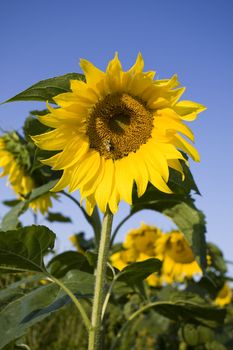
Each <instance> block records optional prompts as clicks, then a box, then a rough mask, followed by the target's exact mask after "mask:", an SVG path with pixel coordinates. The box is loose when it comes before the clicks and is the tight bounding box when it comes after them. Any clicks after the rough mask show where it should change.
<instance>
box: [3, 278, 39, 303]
mask: <svg viewBox="0 0 233 350" xmlns="http://www.w3.org/2000/svg"><path fill="white" fill-rule="evenodd" d="M43 278H44V273H37V274H36V275H34V274H33V275H31V276H28V277H25V278H21V279H20V280H19V281H17V282H14V283H12V284H10V285H8V286H7V288H4V289H2V290H0V310H1V309H2V308H3V307H5V306H6V305H7V304H9V303H10V302H12V301H14V300H16V299H18V298H21V297H22V296H24V295H26V294H27V293H28V292H29V291H30V289H32V288H31V286H33V287H35V284H36V283H37V282H38V281H40V280H41V279H43Z"/></svg>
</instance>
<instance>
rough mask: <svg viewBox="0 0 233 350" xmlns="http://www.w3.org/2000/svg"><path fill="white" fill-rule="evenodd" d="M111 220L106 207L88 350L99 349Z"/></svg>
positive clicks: (110, 214) (111, 216)
mask: <svg viewBox="0 0 233 350" xmlns="http://www.w3.org/2000/svg"><path fill="white" fill-rule="evenodd" d="M112 221H113V214H112V213H111V211H110V209H109V208H107V210H106V212H105V215H104V218H103V224H102V231H101V237H100V245H99V252H98V262H97V268H96V281H95V291H94V300H93V307H92V318H91V330H90V331H89V344H88V350H101V342H100V340H101V327H102V320H101V316H102V309H103V303H104V297H105V280H106V270H107V263H108V252H109V245H110V237H111V229H112Z"/></svg>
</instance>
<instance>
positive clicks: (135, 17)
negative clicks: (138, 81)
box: [0, 0, 233, 260]
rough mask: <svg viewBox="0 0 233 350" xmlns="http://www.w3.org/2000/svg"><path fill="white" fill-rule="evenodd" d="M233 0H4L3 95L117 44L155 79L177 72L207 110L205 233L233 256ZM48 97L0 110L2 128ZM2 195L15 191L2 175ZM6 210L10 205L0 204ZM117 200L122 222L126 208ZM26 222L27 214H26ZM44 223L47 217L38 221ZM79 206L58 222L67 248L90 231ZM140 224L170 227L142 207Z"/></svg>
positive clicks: (201, 146) (66, 208)
mask: <svg viewBox="0 0 233 350" xmlns="http://www.w3.org/2000/svg"><path fill="white" fill-rule="evenodd" d="M232 13H233V2H232V1H231V0H224V1H222V0H221V1H220V0H205V1H203V0H202V1H201V0H195V1H194V0H190V1H187V0H186V1H182V0H177V1H174V0H166V1H158V0H153V1H152V0H151V1H144V2H140V1H137V0H134V1H132V0H129V1H122V0H120V1H115V2H113V1H88V2H84V1H82V2H81V1H74V0H67V1H57V0H56V1H55V0H50V1H48V0H40V1H29V0H22V1H13V0H8V1H4V2H2V3H1V12H0V30H1V56H0V57H1V65H0V77H1V82H0V100H1V101H4V100H6V99H7V98H9V97H11V96H13V95H15V94H17V93H18V92H20V91H22V90H23V89H25V88H27V87H29V86H30V85H32V84H33V83H35V82H37V81H39V80H42V79H46V78H49V77H53V76H57V75H62V74H65V73H68V72H79V71H80V68H79V65H78V62H79V58H81V57H82V58H86V59H88V60H91V61H93V62H94V63H95V64H96V65H97V66H98V67H100V68H101V69H105V67H106V64H107V62H108V61H109V59H111V58H112V57H113V55H114V53H115V51H118V52H119V56H120V59H121V60H122V63H123V66H124V67H125V69H127V68H128V67H129V66H130V65H131V64H132V63H133V62H134V60H135V58H136V55H137V53H138V51H141V52H142V54H143V56H144V59H145V68H146V69H149V70H156V71H157V76H158V78H167V77H170V76H172V75H173V74H174V73H177V74H178V76H179V80H180V82H181V83H182V85H184V86H186V87H187V90H186V92H185V95H184V98H185V99H191V100H194V101H197V102H201V103H203V104H204V105H206V106H207V108H208V109H207V111H205V112H204V113H202V114H201V115H200V117H199V118H198V119H197V121H195V122H194V123H192V124H191V128H192V129H193V130H194V133H195V135H196V147H197V148H198V150H199V152H200V154H201V163H199V164H194V163H193V162H192V163H191V170H192V172H193V174H194V177H195V179H196V182H197V184H198V186H199V188H200V191H201V193H202V197H198V198H196V204H197V206H198V207H199V208H200V209H202V210H203V211H204V213H205V214H206V217H207V229H208V233H207V238H208V240H210V241H213V242H215V243H217V244H218V245H219V246H220V247H221V248H222V249H223V251H224V253H225V255H226V257H227V258H228V259H232V260H233V256H232V248H231V247H232V243H233V238H232V237H233V235H232V220H231V216H232V198H233V186H232V180H231V174H232V171H233V162H232V155H231V151H232V130H233V117H232V97H233V96H232V95H233V66H232V62H233V48H232V34H233V26H232ZM36 108H41V109H43V108H44V104H43V103H28V102H18V103H14V104H7V105H2V106H1V107H0V126H1V128H3V129H5V130H12V129H17V130H20V128H21V126H22V124H23V121H24V118H25V117H26V116H27V113H28V111H29V110H32V109H36ZM0 186H1V191H0V200H3V199H5V198H6V197H8V198H12V193H11V191H10V190H9V189H7V188H6V187H5V179H4V180H1V181H0ZM0 210H1V212H0V215H1V216H2V215H3V213H4V211H5V210H6V208H5V207H3V206H1V205H0ZM54 210H62V211H63V212H64V213H65V214H67V215H68V214H69V213H74V206H73V204H70V203H69V201H68V200H64V201H63V200H62V202H60V203H58V204H57V205H56V207H55V209H54ZM127 210H128V209H127V206H126V205H124V204H123V205H121V209H120V212H119V214H118V216H117V217H116V219H115V222H118V220H119V218H121V217H122V216H123V215H124V213H125V212H126V211H127ZM25 220H26V222H28V223H29V222H30V220H31V218H30V215H28V214H27V215H26V217H25ZM41 220H42V218H41ZM82 221H83V220H82V217H81V215H79V213H78V211H77V215H75V218H74V223H73V225H67V226H64V225H60V226H58V225H56V227H55V230H57V232H58V233H59V238H60V240H59V242H58V245H59V247H60V249H62V248H68V247H69V242H68V240H67V237H68V236H69V235H70V234H71V233H72V232H74V231H76V232H77V231H80V230H82V229H87V230H89V229H88V228H87V226H86V225H85V224H84V223H83V222H82ZM141 221H146V222H148V223H151V224H158V225H159V226H161V227H162V228H164V229H170V228H171V227H172V224H171V223H170V221H168V220H167V219H165V218H163V217H162V216H161V215H159V214H158V215H157V214H154V213H152V212H142V213H141V214H138V215H136V216H135V217H133V218H132V219H131V220H130V221H129V222H128V223H127V224H125V226H124V229H122V230H121V232H120V234H119V237H118V239H121V238H122V237H123V235H124V233H125V231H126V230H127V229H129V228H130V227H136V226H138V224H139V223H140V222H141Z"/></svg>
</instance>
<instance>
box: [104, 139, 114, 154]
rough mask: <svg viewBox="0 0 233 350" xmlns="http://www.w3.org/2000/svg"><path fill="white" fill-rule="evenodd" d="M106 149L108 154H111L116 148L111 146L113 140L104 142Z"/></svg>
mask: <svg viewBox="0 0 233 350" xmlns="http://www.w3.org/2000/svg"><path fill="white" fill-rule="evenodd" d="M104 147H105V148H106V150H107V151H108V152H111V151H113V150H114V146H113V145H112V144H111V140H105V141H104Z"/></svg>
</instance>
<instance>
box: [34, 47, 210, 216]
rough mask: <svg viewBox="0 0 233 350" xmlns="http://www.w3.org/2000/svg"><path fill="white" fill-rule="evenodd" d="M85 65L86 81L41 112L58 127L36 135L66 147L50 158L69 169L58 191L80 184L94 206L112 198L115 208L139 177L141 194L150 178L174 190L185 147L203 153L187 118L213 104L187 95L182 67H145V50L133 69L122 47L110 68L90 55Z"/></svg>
mask: <svg viewBox="0 0 233 350" xmlns="http://www.w3.org/2000/svg"><path fill="white" fill-rule="evenodd" d="M80 65H81V68H82V69H83V71H84V73H85V78H86V82H84V81H81V80H80V81H78V80H71V84H70V89H71V92H67V93H63V94H60V95H57V96H56V97H54V101H55V102H56V104H57V105H58V106H60V108H55V109H54V108H52V107H50V106H48V108H49V111H50V113H49V114H47V115H45V116H41V117H40V118H39V119H40V121H41V122H42V123H43V124H45V125H47V126H49V127H51V128H53V130H52V131H49V132H47V133H44V134H41V135H37V136H34V137H33V140H34V142H35V143H36V145H37V146H38V147H40V148H42V149H44V150H52V151H58V153H57V154H55V155H54V156H52V157H51V158H49V159H47V160H44V161H43V163H44V164H47V165H49V166H52V167H53V169H54V170H63V175H62V177H61V179H60V180H59V181H58V183H57V184H56V186H55V187H54V188H53V191H60V190H62V189H64V188H66V187H69V191H70V192H73V191H75V190H80V193H81V198H82V199H86V207H87V211H88V212H89V213H91V212H92V210H93V208H94V206H95V205H96V204H97V205H98V207H99V208H100V209H101V211H103V212H104V211H105V210H106V207H107V205H109V207H110V209H111V211H112V212H113V213H115V212H116V211H117V208H118V203H119V201H120V200H125V201H126V202H127V203H129V204H131V203H132V189H133V184H134V182H135V183H136V185H137V193H138V196H139V197H140V196H142V195H143V193H144V192H145V191H146V188H147V185H148V183H149V182H150V183H151V184H152V185H154V186H155V187H156V188H158V189H159V190H160V191H163V192H166V193H171V190H170V188H169V187H168V186H167V182H168V178H169V167H171V168H174V169H176V170H177V171H179V172H181V173H182V174H183V170H182V167H181V164H180V160H182V159H183V155H182V153H181V152H180V151H184V152H185V153H187V154H188V155H190V156H191V157H192V158H193V159H194V160H195V161H199V155H198V152H197V151H196V149H195V148H194V147H193V146H192V145H191V144H190V143H189V142H188V141H187V140H186V139H185V138H184V137H183V136H181V134H182V135H184V136H185V137H187V138H188V139H190V140H191V142H193V141H194V136H193V133H192V131H191V130H190V129H189V128H188V127H187V126H186V125H185V124H184V123H183V121H192V120H194V119H195V118H196V116H197V114H198V113H199V112H201V111H203V110H204V109H205V108H204V107H203V106H202V105H200V104H198V103H194V102H190V101H180V102H179V98H180V97H181V95H182V94H183V92H184V88H179V87H178V86H179V83H178V81H177V76H176V75H175V76H173V77H172V78H171V79H165V80H154V76H155V72H152V71H150V72H143V68H144V61H143V58H142V56H141V54H139V55H138V57H137V59H136V62H135V64H134V65H133V66H132V67H131V68H130V69H129V70H128V71H123V70H122V67H121V63H120V61H119V59H118V55H117V54H116V55H115V57H114V59H113V60H111V61H110V62H109V64H108V66H107V69H106V72H103V71H101V70H100V69H98V68H96V67H95V66H94V65H93V64H92V63H90V62H89V61H87V60H81V62H80Z"/></svg>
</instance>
